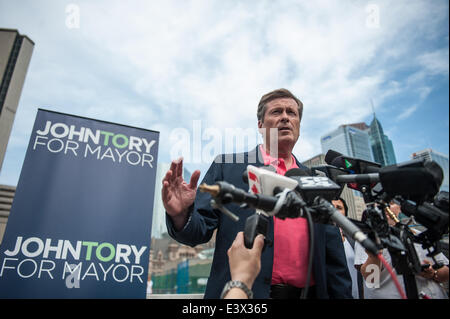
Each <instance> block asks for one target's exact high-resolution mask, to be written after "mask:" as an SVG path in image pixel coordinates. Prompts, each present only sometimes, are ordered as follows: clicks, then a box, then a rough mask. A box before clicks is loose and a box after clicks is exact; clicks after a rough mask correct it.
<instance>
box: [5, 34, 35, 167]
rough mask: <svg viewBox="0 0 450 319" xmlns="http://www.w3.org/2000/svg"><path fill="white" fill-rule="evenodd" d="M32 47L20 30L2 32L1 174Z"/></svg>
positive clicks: (32, 44) (31, 43) (31, 42)
mask: <svg viewBox="0 0 450 319" xmlns="http://www.w3.org/2000/svg"><path fill="white" fill-rule="evenodd" d="M33 47H34V42H33V41H31V40H30V39H29V38H28V37H27V36H24V35H20V34H19V32H18V31H17V30H11V29H0V170H1V167H2V164H3V158H4V156H5V153H6V147H7V145H8V140H9V136H10V134H11V129H12V126H13V122H14V117H15V115H16V111H17V106H18V105H19V99H20V94H21V92H22V88H23V83H24V81H25V75H26V73H27V69H28V65H29V64H30V59H31V54H32V52H33Z"/></svg>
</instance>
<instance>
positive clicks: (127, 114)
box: [0, 0, 448, 158]
mask: <svg viewBox="0 0 450 319" xmlns="http://www.w3.org/2000/svg"><path fill="white" fill-rule="evenodd" d="M368 3H369V2H360V1H352V0H349V1H330V0H328V1H237V0H235V1H175V0H172V1H127V2H124V1H117V0H116V1H81V0H80V1H77V2H76V4H78V5H79V7H80V29H73V30H69V29H67V28H66V26H65V25H64V21H65V18H66V13H65V10H64V9H65V5H66V3H62V2H61V3H60V2H58V4H57V5H56V6H55V5H54V2H51V1H41V2H39V5H37V4H36V2H33V1H24V2H23V3H21V5H20V6H19V5H18V4H12V2H8V1H3V0H0V5H1V7H2V8H5V9H6V11H7V12H8V15H5V13H3V14H2V13H0V18H1V19H2V20H3V21H5V23H7V24H8V23H9V26H8V25H6V26H7V27H13V26H14V27H16V28H18V29H19V30H20V31H21V32H22V33H24V34H27V35H29V36H30V37H31V38H32V39H34V40H35V41H36V47H35V52H34V54H33V58H32V65H31V66H30V70H29V74H28V75H27V77H28V78H27V86H26V90H24V94H23V101H24V103H26V105H25V104H23V103H22V104H21V108H26V109H27V111H26V112H25V111H23V113H18V116H17V118H16V122H18V124H17V129H16V130H15V131H14V132H13V133H14V136H18V135H22V136H23V135H24V133H23V132H24V131H27V130H26V128H27V127H29V125H30V120H28V119H27V120H25V119H24V116H25V115H20V114H26V116H27V117H28V116H31V115H32V114H33V112H34V110H35V109H34V108H35V107H37V106H43V105H53V106H54V107H55V108H56V110H58V111H62V112H67V113H73V114H77V115H82V116H89V117H96V118H99V119H102V120H108V121H112V122H118V123H123V124H129V125H133V126H139V127H146V128H149V129H158V128H161V130H162V135H163V134H164V135H165V136H168V135H169V134H170V131H171V130H173V129H174V128H177V127H182V128H187V129H190V127H191V126H192V121H193V120H198V119H201V120H202V123H204V125H205V127H213V128H217V129H219V130H225V128H227V127H240V128H244V129H245V128H254V127H256V106H257V104H258V101H259V99H260V97H261V96H262V95H263V94H264V93H266V92H268V91H269V90H273V89H275V88H279V87H285V88H288V89H290V90H292V92H293V93H294V94H297V95H298V96H299V98H300V99H301V100H302V101H303V102H304V104H305V111H304V119H303V121H302V128H301V130H302V131H301V137H300V141H299V144H298V145H297V146H296V148H295V151H296V152H297V155H300V154H301V156H300V157H301V158H306V157H311V156H314V155H316V154H317V153H319V152H320V144H319V136H320V135H322V134H323V133H326V132H327V131H329V130H331V129H334V128H335V127H336V126H338V125H340V124H343V123H354V122H360V121H364V120H366V119H367V117H368V116H369V115H370V114H371V113H372V109H371V105H370V99H374V102H375V105H376V108H377V112H378V110H379V109H380V110H386V111H392V112H398V109H397V108H396V105H391V104H389V103H388V101H389V100H390V99H392V98H393V97H395V96H397V95H400V94H404V93H405V92H407V91H408V90H414V91H415V92H416V94H419V96H418V99H419V100H420V101H423V99H424V98H425V97H426V96H428V94H429V93H430V92H429V91H427V90H428V88H429V86H428V85H424V84H423V81H424V80H425V79H426V78H427V77H428V76H435V75H441V74H447V75H448V47H447V48H438V49H433V48H428V47H427V48H423V47H421V45H420V44H421V43H422V42H424V41H425V40H427V41H431V40H433V39H436V37H438V36H439V35H440V34H442V31H440V30H439V29H438V27H439V26H440V24H442V22H443V21H446V20H447V21H448V16H447V15H446V11H447V9H448V2H446V1H433V2H428V1H414V2H410V1H395V2H393V1H376V2H374V4H375V5H377V6H378V7H379V13H380V16H379V23H380V24H379V28H370V27H368V25H367V19H368V14H369V13H368V12H367V11H366V6H367V4H368ZM30 8H31V9H33V10H31V11H30ZM0 11H1V10H0ZM447 44H448V33H447ZM412 67H413V68H414V69H411V68H412ZM405 71H406V72H405ZM396 72H405V73H406V79H405V78H403V77H402V78H397V76H396V74H395V73H396ZM445 72H446V73H445ZM408 76H409V78H408ZM419 107H420V103H417V104H415V105H413V106H412V107H410V108H408V109H406V110H403V112H402V113H401V114H400V115H398V116H397V119H406V118H408V117H409V116H410V115H411V114H412V113H413V112H414V111H416V110H417V109H418V108H419ZM396 114H398V113H396ZM19 115H20V116H19ZM28 131H29V129H28ZM28 131H27V132H28ZM15 139H16V140H17V139H18V138H17V137H15ZM168 147H169V146H167V145H161V148H160V153H161V154H168V153H169V149H168ZM306 155H307V156H306Z"/></svg>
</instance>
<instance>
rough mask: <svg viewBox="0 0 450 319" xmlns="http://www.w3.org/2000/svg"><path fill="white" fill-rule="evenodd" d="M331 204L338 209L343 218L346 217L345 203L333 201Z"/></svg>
mask: <svg viewBox="0 0 450 319" xmlns="http://www.w3.org/2000/svg"><path fill="white" fill-rule="evenodd" d="M331 203H332V204H333V206H334V208H336V209H337V210H338V211H339V213H341V214H342V216H345V207H344V203H342V201H341V200H340V199H337V200H332V201H331Z"/></svg>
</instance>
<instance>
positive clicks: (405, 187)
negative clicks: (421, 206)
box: [379, 159, 444, 202]
mask: <svg viewBox="0 0 450 319" xmlns="http://www.w3.org/2000/svg"><path fill="white" fill-rule="evenodd" d="M379 175H380V182H381V185H382V186H383V190H384V191H385V192H386V193H387V194H389V195H391V196H396V195H399V196H403V197H405V198H407V199H410V200H413V201H415V202H422V201H424V200H427V199H432V198H433V197H434V196H435V195H436V194H437V192H438V191H439V187H440V186H441V184H442V180H443V179H444V172H443V170H442V168H441V167H440V166H439V164H437V163H436V162H434V161H430V160H426V159H415V160H411V161H407V162H404V163H400V164H396V165H390V166H386V167H383V168H382V169H381V170H380V173H379Z"/></svg>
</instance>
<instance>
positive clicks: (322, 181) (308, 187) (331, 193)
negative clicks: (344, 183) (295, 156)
mask: <svg viewBox="0 0 450 319" xmlns="http://www.w3.org/2000/svg"><path fill="white" fill-rule="evenodd" d="M284 176H286V177H290V178H292V179H294V180H295V181H297V183H298V185H297V187H296V188H295V190H296V191H297V192H299V193H300V195H301V196H302V198H303V200H304V201H306V202H307V203H311V202H312V201H313V200H314V198H316V197H317V196H320V197H323V198H324V199H326V200H328V201H330V200H333V199H336V198H337V197H339V194H340V193H341V191H342V188H341V187H340V186H339V185H337V184H336V183H335V182H333V181H332V180H331V179H330V178H328V177H326V176H311V170H309V169H308V170H305V169H300V168H293V169H290V170H289V171H287V172H286V174H285V175H284Z"/></svg>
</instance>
